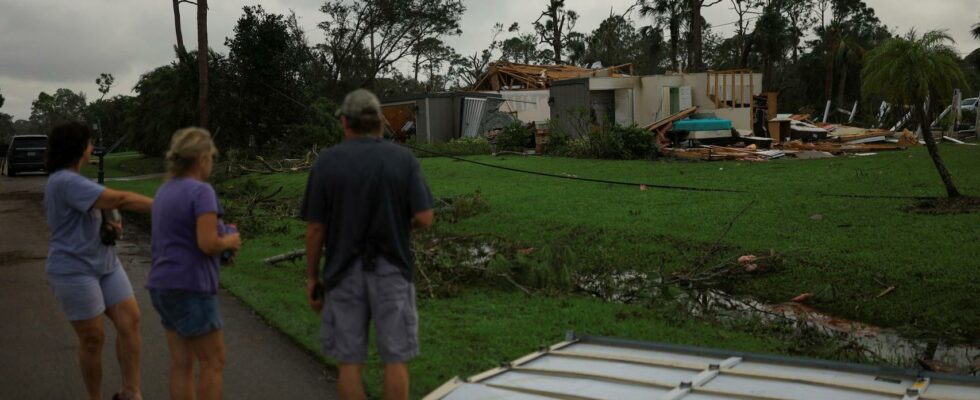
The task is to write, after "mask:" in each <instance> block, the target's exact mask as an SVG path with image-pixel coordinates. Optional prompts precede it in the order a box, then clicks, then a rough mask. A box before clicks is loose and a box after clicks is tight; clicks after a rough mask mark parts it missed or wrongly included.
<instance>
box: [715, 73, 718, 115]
mask: <svg viewBox="0 0 980 400" xmlns="http://www.w3.org/2000/svg"><path fill="white" fill-rule="evenodd" d="M714 102H715V108H718V74H715V98H714Z"/></svg>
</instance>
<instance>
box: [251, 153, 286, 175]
mask: <svg viewBox="0 0 980 400" xmlns="http://www.w3.org/2000/svg"><path fill="white" fill-rule="evenodd" d="M255 159H256V160H259V162H261V163H262V164H263V165H265V167H266V168H268V169H269V170H270V171H272V172H284V171H283V170H282V168H276V167H273V166H272V164H269V162H268V161H266V160H265V158H262V156H255Z"/></svg>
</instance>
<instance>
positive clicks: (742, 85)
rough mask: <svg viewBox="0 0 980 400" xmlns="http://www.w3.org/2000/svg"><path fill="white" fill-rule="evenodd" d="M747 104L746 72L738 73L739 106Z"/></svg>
mask: <svg viewBox="0 0 980 400" xmlns="http://www.w3.org/2000/svg"><path fill="white" fill-rule="evenodd" d="M743 104H745V74H738V106H739V107H742V105H743Z"/></svg>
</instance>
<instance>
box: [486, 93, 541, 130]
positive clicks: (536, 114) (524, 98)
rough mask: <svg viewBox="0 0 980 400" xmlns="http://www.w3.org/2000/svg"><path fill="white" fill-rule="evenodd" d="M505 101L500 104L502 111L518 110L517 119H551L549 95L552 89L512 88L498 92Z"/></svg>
mask: <svg viewBox="0 0 980 400" xmlns="http://www.w3.org/2000/svg"><path fill="white" fill-rule="evenodd" d="M497 93H500V95H501V96H502V97H503V98H504V100H515V101H505V102H504V104H503V105H502V106H500V111H504V112H511V111H516V112H517V119H518V120H520V121H521V122H524V123H530V122H538V121H547V120H549V119H551V106H549V105H548V96H550V95H551V91H549V90H548V89H544V90H512V91H501V92H497Z"/></svg>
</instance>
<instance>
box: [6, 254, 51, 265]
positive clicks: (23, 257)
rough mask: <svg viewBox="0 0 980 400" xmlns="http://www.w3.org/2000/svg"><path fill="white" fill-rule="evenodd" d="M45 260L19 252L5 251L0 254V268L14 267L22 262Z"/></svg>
mask: <svg viewBox="0 0 980 400" xmlns="http://www.w3.org/2000/svg"><path fill="white" fill-rule="evenodd" d="M45 258H46V257H40V256H37V255H35V254H30V253H28V252H25V251H20V250H17V251H5V252H0V266H8V265H14V264H17V263H20V262H23V261H31V260H43V259H45Z"/></svg>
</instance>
